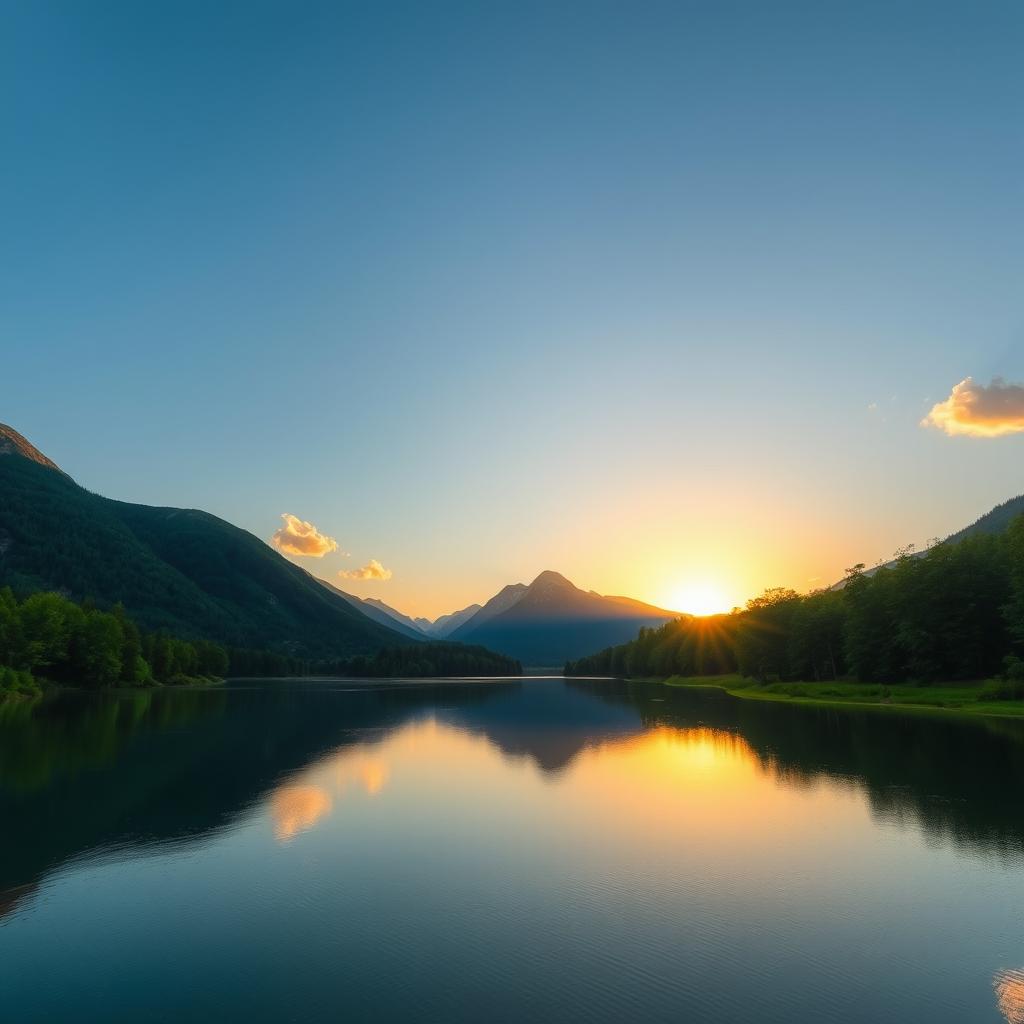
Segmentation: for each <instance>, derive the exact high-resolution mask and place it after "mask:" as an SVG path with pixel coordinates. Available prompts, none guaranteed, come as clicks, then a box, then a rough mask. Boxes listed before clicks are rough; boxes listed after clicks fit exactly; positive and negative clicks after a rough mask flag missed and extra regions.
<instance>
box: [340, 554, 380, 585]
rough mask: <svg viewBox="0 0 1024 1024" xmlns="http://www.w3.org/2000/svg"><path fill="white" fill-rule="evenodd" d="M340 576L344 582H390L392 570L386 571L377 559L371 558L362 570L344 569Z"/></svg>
mask: <svg viewBox="0 0 1024 1024" xmlns="http://www.w3.org/2000/svg"><path fill="white" fill-rule="evenodd" d="M338 575H339V576H340V577H341V578H342V579H343V580H389V579H391V570H390V569H385V568H384V566H383V565H381V564H380V562H378V561H377V559H376V558H371V559H370V560H369V562H367V563H366V565H364V566H363V567H362V568H361V569H342V570H341V572H339V573H338Z"/></svg>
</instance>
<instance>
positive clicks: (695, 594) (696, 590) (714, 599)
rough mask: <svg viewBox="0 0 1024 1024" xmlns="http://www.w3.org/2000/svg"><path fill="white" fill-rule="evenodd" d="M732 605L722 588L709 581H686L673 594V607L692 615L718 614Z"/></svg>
mask: <svg viewBox="0 0 1024 1024" xmlns="http://www.w3.org/2000/svg"><path fill="white" fill-rule="evenodd" d="M730 607H731V605H730V604H729V599H728V598H727V597H726V596H725V592H724V591H723V590H722V588H721V587H719V586H717V585H716V584H714V583H709V582H707V581H700V582H691V583H686V584H684V585H683V586H681V587H680V588H679V589H678V590H676V591H675V592H674V593H673V594H672V608H673V609H674V610H675V611H678V612H688V613H689V614H690V615H717V614H718V613H719V612H727V611H729V609H730Z"/></svg>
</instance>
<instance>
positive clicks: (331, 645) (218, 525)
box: [0, 427, 409, 658]
mask: <svg viewBox="0 0 1024 1024" xmlns="http://www.w3.org/2000/svg"><path fill="white" fill-rule="evenodd" d="M12 438H13V439H14V440H12ZM0 441H6V443H5V444H0V585H4V584H9V585H10V586H11V587H12V588H13V589H14V590H15V591H16V592H21V593H26V592H28V591H32V590H58V591H61V592H63V593H66V594H67V595H69V596H70V597H72V598H75V599H78V600H81V599H84V598H92V599H93V600H95V601H96V602H97V603H99V604H101V605H113V604H114V603H115V602H121V603H122V604H123V605H124V606H125V608H126V609H127V611H128V613H129V614H130V615H131V616H132V618H133V619H135V620H136V621H137V622H138V623H139V625H140V626H141V627H142V628H144V629H147V630H159V629H167V630H170V631H171V632H173V633H174V634H175V635H178V636H181V637H187V638H205V639H210V640H215V641H217V642H219V643H223V644H228V645H231V646H238V647H259V648H270V649H274V650H279V651H282V652H288V653H290V654H293V655H296V656H299V657H312V658H320V657H346V656H349V655H356V654H371V653H375V652H376V651H378V650H379V649H380V648H382V647H391V646H394V645H397V644H407V643H409V639H408V638H407V637H403V636H400V635H399V634H398V633H396V632H395V631H393V630H391V629H388V628H387V627H385V626H383V625H380V624H378V623H375V622H372V621H370V620H369V619H368V618H367V617H366V616H365V615H363V614H362V613H361V612H359V611H358V610H357V609H356V608H354V607H352V605H350V604H349V603H348V602H347V601H345V600H344V599H342V598H340V597H338V596H336V595H334V594H332V593H330V592H329V591H328V590H326V589H325V588H324V587H323V586H321V585H320V584H319V583H318V582H316V581H315V580H314V579H312V578H311V577H310V576H309V575H308V574H307V573H306V572H304V571H303V570H302V569H300V568H299V567H298V566H295V565H293V564H292V563H291V562H289V561H288V560H287V559H285V558H283V557H281V555H279V554H278V553H277V552H276V551H274V550H272V549H271V548H270V547H268V546H267V545H266V544H265V543H264V542H263V541H261V540H259V539H258V538H256V537H254V536H252V534H250V533H247V532H246V531H244V530H240V529H238V528H237V527H235V526H232V525H231V524H230V523H226V522H224V521H223V520H221V519H218V518H217V517H216V516H212V515H209V514H208V513H206V512H200V511H196V510H194V509H176V508H152V507H149V506H146V505H132V504H129V503H127V502H120V501H112V500H110V499H107V498H103V497H100V496H99V495H95V494H91V493H90V492H88V491H86V490H85V489H84V488H82V487H80V486H79V485H78V484H76V483H75V482H74V481H73V480H72V479H71V478H70V477H68V476H66V475H65V474H64V473H62V472H61V471H60V470H58V469H57V468H56V467H54V466H53V464H52V463H50V462H49V460H46V459H45V457H44V456H42V455H41V454H40V453H38V452H36V451H35V449H33V448H32V447H31V446H30V445H28V444H27V442H25V441H24V439H23V438H21V437H20V435H18V434H17V433H16V432H15V431H12V430H11V429H10V428H5V427H0Z"/></svg>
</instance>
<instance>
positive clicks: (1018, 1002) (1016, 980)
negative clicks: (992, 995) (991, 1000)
mask: <svg viewBox="0 0 1024 1024" xmlns="http://www.w3.org/2000/svg"><path fill="white" fill-rule="evenodd" d="M993 985H994V987H995V990H996V999H997V1001H998V1003H999V1012H1000V1013H1001V1014H1002V1015H1003V1016H1004V1017H1005V1018H1006V1024H1024V970H1022V971H1001V972H1000V973H999V974H997V975H996V977H995V981H994V982H993Z"/></svg>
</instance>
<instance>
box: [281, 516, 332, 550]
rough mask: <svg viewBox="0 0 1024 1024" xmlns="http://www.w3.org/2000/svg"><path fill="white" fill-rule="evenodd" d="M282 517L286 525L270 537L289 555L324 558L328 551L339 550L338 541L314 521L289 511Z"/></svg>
mask: <svg viewBox="0 0 1024 1024" xmlns="http://www.w3.org/2000/svg"><path fill="white" fill-rule="evenodd" d="M281 518H282V519H283V520H284V526H282V527H281V529H279V530H277V531H276V532H275V533H274V536H273V537H271V538H270V542H271V543H272V544H273V545H274V547H276V548H278V549H279V550H281V551H284V552H286V553H287V554H289V555H306V556H308V557H309V558H323V557H324V555H326V554H327V553H328V552H330V551H337V550H338V542H337V541H336V540H335V539H334V538H333V537H328V536H326V535H325V534H322V533H321V532H320V531H319V530H318V529H317V528H316V527H315V526H314V525H313V524H312V523H307V522H304V521H303V520H301V519H297V518H296V517H295V516H293V515H289V514H288V513H287V512H285V513H284V514H283V515H282V516H281Z"/></svg>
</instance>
